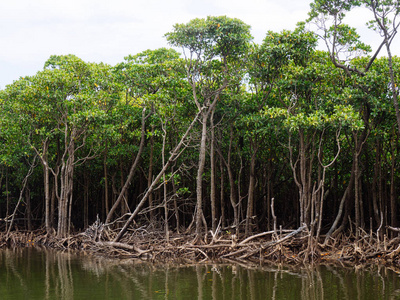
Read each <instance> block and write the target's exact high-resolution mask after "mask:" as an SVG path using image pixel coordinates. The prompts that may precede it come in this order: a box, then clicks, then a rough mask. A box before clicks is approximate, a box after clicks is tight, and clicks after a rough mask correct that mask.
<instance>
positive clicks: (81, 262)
mask: <svg viewBox="0 0 400 300" xmlns="http://www.w3.org/2000/svg"><path fill="white" fill-rule="evenodd" d="M396 272H397V270H394V269H388V268H384V267H380V266H368V267H365V266H363V267H361V266H358V267H339V266H324V265H321V266H317V267H313V268H311V267H310V268H288V267H283V266H280V267H279V266H273V267H272V266H270V267H266V266H263V267H257V266H254V267H250V266H245V265H238V264H232V265H191V266H187V265H181V266H178V265H164V266H159V265H158V266H157V265H154V264H151V263H138V262H134V261H132V260H123V261H120V260H108V259H104V258H94V257H91V256H85V255H82V254H81V255H75V254H72V253H60V252H56V251H44V250H38V249H35V248H24V249H14V250H12V249H3V250H0V299H13V300H16V299H29V300H30V299H189V300H195V299H246V300H247V299H249V300H253V299H307V300H312V299H362V300H368V299H373V300H378V299H400V274H399V273H396Z"/></svg>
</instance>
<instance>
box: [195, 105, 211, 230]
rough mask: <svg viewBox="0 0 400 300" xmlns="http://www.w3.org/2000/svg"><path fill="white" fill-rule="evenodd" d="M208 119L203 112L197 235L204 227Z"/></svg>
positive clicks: (197, 185)
mask: <svg viewBox="0 0 400 300" xmlns="http://www.w3.org/2000/svg"><path fill="white" fill-rule="evenodd" d="M207 119H208V113H207V112H203V113H202V127H201V128H202V130H201V141H200V153H199V164H198V168H197V177H196V199H197V201H196V235H197V237H199V236H200V234H201V229H202V226H201V224H202V221H203V220H202V216H203V173H204V166H205V163H206V141H207Z"/></svg>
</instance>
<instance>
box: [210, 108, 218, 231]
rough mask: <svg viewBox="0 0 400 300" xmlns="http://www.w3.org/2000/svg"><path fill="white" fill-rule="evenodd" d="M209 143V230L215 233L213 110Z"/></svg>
mask: <svg viewBox="0 0 400 300" xmlns="http://www.w3.org/2000/svg"><path fill="white" fill-rule="evenodd" d="M210 121H211V141H210V163H211V175H210V176H211V193H210V198H211V199H210V200H211V228H212V231H213V232H214V233H215V230H216V228H217V212H216V203H215V202H216V201H215V191H216V185H215V149H214V143H215V128H214V110H213V111H212V113H211V118H210Z"/></svg>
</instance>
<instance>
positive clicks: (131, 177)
mask: <svg viewBox="0 0 400 300" xmlns="http://www.w3.org/2000/svg"><path fill="white" fill-rule="evenodd" d="M145 113H146V109H145V108H143V111H142V132H141V138H140V145H139V151H138V153H137V154H136V158H135V161H134V163H133V164H132V167H131V169H130V170H129V175H128V178H127V179H126V181H125V184H124V185H123V187H122V189H121V191H120V193H119V196H118V198H117V201H115V203H114V205H113V206H112V208H111V209H110V212H109V213H108V215H107V218H106V222H105V223H106V224H107V223H110V221H111V218H112V216H113V214H114V212H115V210H116V209H117V207H118V205H120V203H121V201H122V200H123V198H124V196H125V194H126V191H127V190H128V187H129V185H130V184H131V181H132V179H133V175H134V174H135V171H136V167H137V165H138V164H139V160H140V157H141V155H142V151H143V148H144V140H145V134H146V119H147V118H148V116H149V115H148V116H147V117H146V116H145Z"/></svg>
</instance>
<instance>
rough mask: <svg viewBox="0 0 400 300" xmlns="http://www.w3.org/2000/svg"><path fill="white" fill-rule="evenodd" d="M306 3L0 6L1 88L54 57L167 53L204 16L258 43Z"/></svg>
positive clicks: (127, 0)
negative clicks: (170, 36)
mask: <svg viewBox="0 0 400 300" xmlns="http://www.w3.org/2000/svg"><path fill="white" fill-rule="evenodd" d="M310 2H311V1H308V0H197V1H194V0H140V1H139V0H109V1H107V0H68V1H67V0H64V1H59V0H0V89H3V88H4V87H5V85H7V84H10V83H12V82H13V81H14V80H17V79H18V78H19V77H20V76H26V75H33V74H35V73H36V72H37V71H39V70H41V69H42V68H43V65H44V62H45V61H46V60H47V59H48V58H49V57H50V55H53V54H57V55H62V54H75V55H76V56H78V57H80V58H82V59H83V60H85V61H88V62H104V63H108V64H111V65H114V64H116V63H118V62H121V61H122V60H123V58H124V56H127V55H129V54H136V53H139V52H141V51H143V50H146V49H156V48H159V47H168V44H167V42H166V39H165V38H164V37H163V36H164V34H165V33H166V32H169V31H171V30H172V26H173V25H174V24H175V23H186V22H188V21H190V20H191V19H193V18H203V17H206V16H209V15H212V16H219V15H226V16H229V17H235V18H239V19H241V20H242V21H244V22H245V23H247V24H248V25H250V26H251V28H252V29H251V30H252V35H253V36H254V38H255V39H254V41H255V42H256V43H260V42H261V41H262V39H263V38H264V36H265V34H266V32H267V31H268V30H273V31H281V30H283V29H290V30H291V29H294V28H295V25H296V23H297V22H299V21H303V20H305V19H306V18H307V12H308V10H309V3H310ZM363 17H364V18H365V15H364V14H363V13H360V12H358V13H355V14H353V15H352V17H351V21H352V22H353V26H360V27H361V26H363V24H364V23H365V19H363ZM361 33H363V32H361ZM371 36H372V37H371ZM371 36H369V39H370V40H371V39H372V40H373V39H377V40H379V37H378V36H376V35H375V34H374V33H371ZM399 39H400V37H399ZM395 54H396V52H395Z"/></svg>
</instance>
